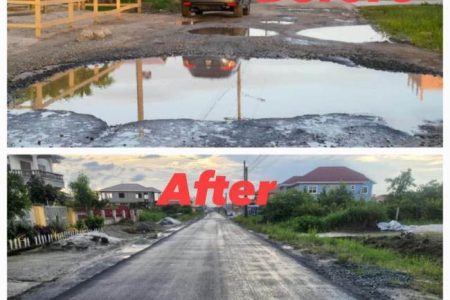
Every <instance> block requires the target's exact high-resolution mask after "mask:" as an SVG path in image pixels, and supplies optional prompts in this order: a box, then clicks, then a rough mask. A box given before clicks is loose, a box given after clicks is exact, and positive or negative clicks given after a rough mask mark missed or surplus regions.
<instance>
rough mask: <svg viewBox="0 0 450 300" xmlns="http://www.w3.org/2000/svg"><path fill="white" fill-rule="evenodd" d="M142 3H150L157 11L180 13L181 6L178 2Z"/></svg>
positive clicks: (154, 0)
mask: <svg viewBox="0 0 450 300" xmlns="http://www.w3.org/2000/svg"><path fill="white" fill-rule="evenodd" d="M142 2H143V3H148V4H149V5H150V7H151V9H152V10H155V11H161V10H162V11H168V12H179V11H180V6H181V4H180V1H178V0H143V1H142Z"/></svg>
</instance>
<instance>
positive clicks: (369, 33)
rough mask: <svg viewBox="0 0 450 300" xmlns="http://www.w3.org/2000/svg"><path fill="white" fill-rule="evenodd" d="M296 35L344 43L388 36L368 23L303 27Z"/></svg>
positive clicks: (380, 38) (380, 40)
mask: <svg viewBox="0 0 450 300" xmlns="http://www.w3.org/2000/svg"><path fill="white" fill-rule="evenodd" d="M297 35H301V36H305V37H310V38H315V39H320V40H327V41H337V42H344V43H371V42H385V41H388V40H389V39H388V37H387V36H386V35H385V34H382V33H379V32H377V31H375V30H374V29H373V28H372V26H370V25H351V26H332V27H320V28H312V29H304V30H300V31H298V32H297Z"/></svg>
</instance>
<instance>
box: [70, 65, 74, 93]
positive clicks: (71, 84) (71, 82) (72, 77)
mask: <svg viewBox="0 0 450 300" xmlns="http://www.w3.org/2000/svg"><path fill="white" fill-rule="evenodd" d="M74 86H75V71H74V70H71V71H70V72H69V91H71V92H70V95H73V93H74V92H75V91H74V90H73V87H74Z"/></svg>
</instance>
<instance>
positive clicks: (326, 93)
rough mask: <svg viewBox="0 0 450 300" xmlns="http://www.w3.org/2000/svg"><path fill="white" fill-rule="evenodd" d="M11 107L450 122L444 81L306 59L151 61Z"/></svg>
mask: <svg viewBox="0 0 450 300" xmlns="http://www.w3.org/2000/svg"><path fill="white" fill-rule="evenodd" d="M9 109H10V112H15V113H18V112H20V111H21V110H27V109H36V110H40V109H49V110H62V111H73V112H76V113H82V114H90V115H93V116H95V117H97V118H99V119H102V120H104V121H105V122H107V123H108V124H109V125H117V124H124V123H128V122H135V121H141V120H156V119H181V118H188V119H195V120H218V121H223V120H236V119H243V118H246V119H257V118H290V117H295V116H301V115H306V114H327V113H348V114H368V115H373V116H377V117H381V118H384V119H385V120H386V121H387V123H388V125H389V126H391V127H393V128H394V129H398V130H402V131H406V132H412V131H414V130H416V129H417V126H419V125H420V124H422V123H423V122H424V121H425V120H429V121H437V120H442V78H441V77H435V76H432V75H422V74H406V73H393V72H385V71H376V70H371V69H367V68H359V67H347V66H344V65H340V64H337V63H332V62H322V61H314V60H309V61H308V60H300V59H250V60H243V59H236V58H224V57H187V56H185V57H169V58H144V59H137V60H126V61H117V62H110V63H106V64H103V65H95V66H94V65H91V66H87V67H79V68H76V69H72V70H69V71H67V72H64V73H60V74H56V75H54V76H52V77H51V78H49V79H48V80H46V81H44V82H40V83H36V84H34V85H32V86H30V87H28V88H26V89H23V90H21V91H18V92H17V94H16V97H15V99H14V100H13V101H12V102H10V103H9ZM30 126H31V124H30ZM318 130H320V129H318Z"/></svg>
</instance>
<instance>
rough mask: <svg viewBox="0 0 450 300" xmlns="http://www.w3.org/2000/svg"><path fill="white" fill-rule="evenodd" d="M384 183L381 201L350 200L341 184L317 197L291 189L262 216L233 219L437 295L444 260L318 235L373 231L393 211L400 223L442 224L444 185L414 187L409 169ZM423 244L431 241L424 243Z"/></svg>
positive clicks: (272, 201)
mask: <svg viewBox="0 0 450 300" xmlns="http://www.w3.org/2000/svg"><path fill="white" fill-rule="evenodd" d="M386 182H387V183H388V185H389V186H388V190H389V192H390V194H389V195H388V196H387V198H386V200H385V201H383V202H375V201H368V202H365V201H361V200H357V199H354V198H353V195H352V194H351V193H350V192H348V191H347V189H346V187H345V186H344V185H343V186H341V187H339V188H337V189H333V190H329V191H328V192H326V193H322V194H320V195H318V196H317V198H314V197H313V196H312V195H311V194H308V193H306V192H300V191H297V190H295V189H291V190H288V191H286V192H283V193H277V194H275V195H273V196H272V197H271V198H270V199H269V201H268V204H267V206H266V207H265V208H264V209H263V210H262V212H261V215H259V216H256V217H249V218H245V217H242V216H239V217H237V218H235V220H236V222H238V223H240V224H242V225H244V226H245V227H247V228H249V229H251V230H254V231H257V232H261V233H265V234H267V235H269V237H270V238H272V239H275V240H278V241H282V242H285V243H289V244H291V245H292V246H294V247H296V248H301V249H307V250H309V251H311V252H314V253H320V254H329V255H333V256H335V257H337V258H338V259H339V260H341V261H350V262H353V263H357V264H369V265H375V266H378V267H381V268H385V269H389V270H393V271H399V272H405V273H407V274H409V275H411V276H412V277H413V278H414V283H413V286H414V287H415V288H417V289H420V290H423V291H427V292H431V293H434V294H437V295H441V294H442V255H427V253H425V252H423V251H422V252H418V251H414V250H413V249H411V250H412V251H409V252H407V253H405V251H401V249H398V248H395V247H391V248H390V247H389V246H388V243H386V245H383V246H381V247H375V246H373V245H366V244H364V240H357V239H350V238H332V237H318V236H317V235H316V233H317V232H324V231H331V230H349V231H359V230H377V227H376V224H377V223H378V222H381V221H388V220H392V219H394V218H395V217H396V214H397V210H398V211H399V221H401V222H402V221H403V220H407V221H408V222H409V223H428V222H427V221H430V220H432V223H438V222H440V223H442V218H443V215H442V213H443V194H442V183H438V182H436V181H431V182H429V183H427V184H425V185H421V186H418V187H417V186H416V184H415V183H414V178H413V176H412V171H411V170H406V171H404V172H401V173H400V174H399V175H398V176H397V177H394V178H388V179H386ZM425 240H427V242H430V239H428V238H425ZM422 246H423V245H422ZM421 248H422V250H423V249H424V247H421Z"/></svg>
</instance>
